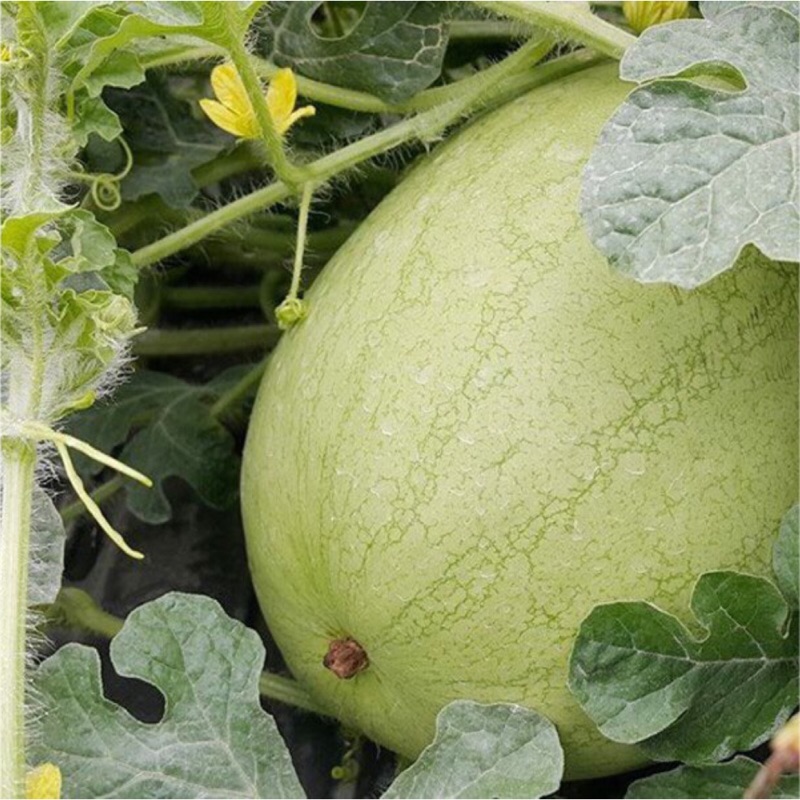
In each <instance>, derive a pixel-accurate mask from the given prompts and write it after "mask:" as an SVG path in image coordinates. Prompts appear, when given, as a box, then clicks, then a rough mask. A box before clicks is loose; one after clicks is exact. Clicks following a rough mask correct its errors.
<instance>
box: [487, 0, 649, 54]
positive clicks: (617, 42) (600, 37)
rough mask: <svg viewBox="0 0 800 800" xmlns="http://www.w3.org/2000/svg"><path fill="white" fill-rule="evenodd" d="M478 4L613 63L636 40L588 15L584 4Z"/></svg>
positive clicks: (499, 1)
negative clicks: (584, 48) (601, 55)
mask: <svg viewBox="0 0 800 800" xmlns="http://www.w3.org/2000/svg"><path fill="white" fill-rule="evenodd" d="M478 5H481V6H483V7H484V8H487V9H489V10H490V11H494V12H495V13H497V14H500V15H502V16H504V17H511V18H512V19H516V20H519V21H520V22H524V23H526V24H528V25H531V26H534V27H537V28H540V29H542V30H545V31H547V32H548V33H550V34H552V35H553V36H556V37H558V38H559V39H564V40H566V41H571V42H577V43H579V44H582V45H585V46H586V47H591V48H592V50H596V51H597V52H599V53H603V54H605V55H607V56H611V58H615V59H617V60H619V59H620V58H622V56H623V55H624V53H625V51H626V50H627V49H628V47H630V45H632V44H633V43H634V42H635V41H636V37H635V36H632V35H631V34H630V33H626V32H625V31H623V30H622V29H620V28H617V27H616V25H612V24H611V23H610V22H606V21H605V20H603V19H601V18H600V17H597V16H595V15H594V14H592V12H591V11H589V9H588V7H587V5H585V4H584V3H565V2H560V3H536V2H509V1H508V0H491V1H489V0H480V2H479V3H478Z"/></svg>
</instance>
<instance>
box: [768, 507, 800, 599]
mask: <svg viewBox="0 0 800 800" xmlns="http://www.w3.org/2000/svg"><path fill="white" fill-rule="evenodd" d="M772 569H773V570H774V571H775V577H776V578H777V581H778V586H779V587H780V590H781V591H782V592H783V595H784V597H785V598H786V599H787V600H788V601H789V603H790V604H791V605H792V606H794V607H795V608H797V607H798V606H800V586H798V584H799V583H800V574H799V573H800V506H798V505H794V506H792V508H791V509H790V510H789V511H787V512H786V516H784V518H783V520H782V521H781V528H780V532H779V533H778V541H777V542H775V549H774V550H773V553H772Z"/></svg>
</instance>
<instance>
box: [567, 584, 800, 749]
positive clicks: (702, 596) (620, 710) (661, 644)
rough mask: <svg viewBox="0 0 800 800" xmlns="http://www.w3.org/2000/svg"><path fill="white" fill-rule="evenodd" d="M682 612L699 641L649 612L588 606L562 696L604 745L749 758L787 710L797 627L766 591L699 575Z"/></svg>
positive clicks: (770, 587) (633, 605)
mask: <svg viewBox="0 0 800 800" xmlns="http://www.w3.org/2000/svg"><path fill="white" fill-rule="evenodd" d="M691 610H692V613H693V614H694V615H695V617H696V618H697V621H698V622H699V623H700V625H701V626H702V627H703V628H704V629H705V631H706V633H705V635H703V636H701V637H700V638H694V637H693V636H692V635H691V634H690V633H689V631H688V630H687V629H686V628H685V627H684V626H683V625H682V624H681V622H679V621H678V619H676V618H675V617H673V616H672V615H670V614H667V613H665V612H663V611H661V610H660V609H658V608H656V607H655V606H652V605H650V604H649V603H640V602H620V603H609V604H607V605H601V606H597V607H596V608H595V609H593V610H592V612H591V613H590V614H589V616H588V617H587V618H586V619H585V620H584V621H583V623H582V624H581V627H580V630H579V632H578V637H577V639H576V641H575V645H574V648H573V651H572V657H571V660H570V675H569V686H570V689H571V691H572V693H573V694H574V695H575V697H576V698H577V700H578V702H579V703H580V704H581V706H582V707H583V709H584V711H586V713H587V714H588V715H589V716H590V717H591V718H592V719H593V720H594V721H595V722H596V723H597V725H598V727H599V728H600V731H601V732H602V733H603V734H604V735H605V736H607V737H608V738H610V739H613V740H614V741H617V742H625V743H629V744H633V743H638V744H639V746H640V747H641V748H642V749H643V750H645V751H646V752H647V753H648V754H649V755H650V756H651V757H652V758H654V759H657V760H678V761H685V762H688V763H701V762H706V761H717V760H720V759H723V758H727V757H728V756H730V755H731V754H732V753H734V752H736V751H737V750H749V749H751V748H752V747H755V746H756V745H758V744H760V743H761V742H763V741H765V740H766V739H768V738H769V736H770V735H771V734H772V732H773V731H775V730H776V729H777V728H778V727H779V726H780V725H781V724H782V723H783V722H785V721H786V719H787V718H788V717H789V714H790V713H791V711H792V709H793V708H794V707H795V706H796V705H797V675H798V638H797V625H796V620H793V621H792V623H791V624H789V620H790V609H789V607H788V605H787V603H786V601H785V599H784V598H783V596H782V595H781V593H780V592H779V591H778V589H777V588H776V587H775V586H774V584H772V583H770V582H769V581H768V580H766V579H764V578H757V577H754V576H751V575H742V574H739V573H736V572H711V573H707V574H705V575H703V576H702V577H701V578H700V580H699V581H698V582H697V585H696V586H695V589H694V593H693V594H692V599H691Z"/></svg>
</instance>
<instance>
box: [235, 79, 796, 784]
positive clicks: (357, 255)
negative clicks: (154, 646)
mask: <svg viewBox="0 0 800 800" xmlns="http://www.w3.org/2000/svg"><path fill="white" fill-rule="evenodd" d="M628 89H629V86H626V85H623V84H622V83H621V82H619V81H618V80H617V79H616V77H615V68H614V67H613V66H609V67H601V68H594V69H591V70H587V71H585V72H582V73H579V74H577V75H574V76H572V77H570V78H567V79H564V80H561V81H559V82H557V83H554V84H550V85H547V86H545V87H543V88H539V89H537V90H535V91H533V92H532V93H531V94H529V95H527V96H525V97H523V98H521V99H519V100H517V101H515V102H513V103H511V104H510V105H508V106H506V107H504V108H503V109H501V110H499V111H497V112H495V113H493V114H491V115H488V116H487V117H485V118H483V119H481V120H479V121H477V122H476V123H475V124H473V125H471V126H470V127H469V128H468V129H466V130H465V131H463V132H462V133H460V134H459V135H457V136H455V137H454V138H453V139H452V140H451V141H449V142H448V143H447V144H445V145H444V146H442V147H441V148H439V149H438V150H437V151H436V152H435V153H434V155H433V156H432V157H430V158H429V159H428V160H427V162H426V163H424V164H423V165H422V166H420V167H419V168H417V169H416V170H415V171H414V172H413V173H412V174H411V175H410V176H409V177H408V178H407V179H406V180H405V181H404V182H403V183H402V185H401V186H400V187H399V188H398V189H397V190H396V191H394V192H393V193H392V194H391V195H390V196H389V197H388V198H387V199H386V200H385V201H384V202H383V203H382V204H381V206H380V207H379V208H378V209H377V210H376V211H375V213H373V214H372V215H371V216H370V218H369V219H368V220H367V221H366V222H365V223H364V224H363V225H362V226H361V228H360V229H359V231H358V232H357V234H356V235H355V236H353V238H352V239H351V240H350V241H349V242H348V243H347V245H346V246H345V247H344V248H343V249H342V250H341V251H340V252H339V253H338V254H337V255H336V257H335V258H334V260H333V262H332V263H331V264H330V265H329V266H328V267H327V268H326V269H325V271H324V273H323V274H322V276H321V277H320V278H319V280H318V281H317V282H316V283H315V285H314V287H313V289H312V291H311V292H310V293H309V297H308V300H309V306H310V314H309V317H308V319H306V320H305V321H304V322H303V323H302V324H300V325H299V326H298V327H297V328H295V329H294V330H292V331H291V332H289V333H288V334H287V335H286V336H285V337H284V339H283V341H282V342H281V343H280V346H279V347H278V349H277V351H276V353H275V354H274V357H273V358H272V361H271V363H270V366H269V369H268V371H267V374H266V376H265V378H264V382H263V385H262V387H261V390H260V393H259V396H258V401H257V403H256V406H255V409H254V412H253V417H252V422H251V428H250V432H249V435H248V439H247V446H246V451H245V461H244V476H243V484H242V497H243V508H244V520H245V525H246V531H247V543H248V549H249V555H250V561H251V565H252V572H253V578H254V581H255V586H256V590H257V592H258V597H259V600H260V603H261V606H262V608H263V610H264V613H265V615H266V618H267V621H268V623H269V626H270V629H271V631H272V633H273V634H274V636H275V639H276V641H277V642H278V644H279V646H280V648H281V650H282V652H283V655H284V656H285V658H286V661H287V663H288V665H289V667H290V668H291V670H292V672H293V673H294V675H295V676H296V677H297V679H298V680H299V681H300V682H301V683H302V684H303V685H304V686H306V687H307V688H308V690H309V691H310V692H311V693H312V694H313V696H314V697H315V698H316V700H317V701H318V703H319V704H320V705H321V706H322V707H324V708H325V709H327V710H328V711H329V712H330V713H331V714H332V715H334V716H336V717H339V718H340V719H341V720H342V721H343V722H345V723H346V724H347V725H348V726H351V727H352V728H355V729H358V730H361V731H363V732H364V733H365V734H367V735H368V736H369V737H371V738H373V739H374V740H375V741H377V742H379V743H381V744H382V745H385V746H387V747H389V748H391V749H393V750H396V751H398V752H399V753H402V754H403V755H405V756H409V757H414V756H416V755H417V754H418V753H419V752H420V750H421V749H422V748H423V747H424V746H425V745H426V744H427V743H428V742H429V741H430V739H431V738H432V735H433V731H434V720H435V717H436V714H437V712H438V711H439V710H440V709H441V708H442V707H443V706H444V705H445V704H446V703H448V702H449V701H451V700H453V699H455V698H471V699H474V700H478V701H507V702H515V703H520V704H523V705H526V706H529V707H531V708H534V709H536V710H538V711H539V712H541V713H543V714H545V715H547V716H548V717H549V718H550V719H552V720H553V721H554V722H555V723H556V725H557V726H558V731H559V734H560V736H561V739H562V743H563V745H564V748H565V752H566V762H567V772H568V774H569V775H570V776H571V777H587V776H593V775H600V774H607V773H613V772H616V771H621V770H623V769H626V768H628V767H631V766H634V765H636V764H637V763H641V760H642V759H641V756H640V754H639V752H638V751H636V750H635V749H634V748H629V747H622V746H619V745H616V744H612V743H610V742H608V741H607V740H605V739H604V738H603V737H602V736H601V735H600V734H599V733H598V732H597V731H596V728H595V727H594V725H593V724H592V723H591V721H590V720H589V719H588V718H587V717H585V715H584V714H583V712H582V711H581V710H580V708H579V707H578V705H577V704H576V702H575V701H574V699H573V698H572V696H571V695H570V693H569V691H568V689H567V686H566V680H567V661H568V657H569V653H570V649H571V646H572V641H573V639H574V636H575V634H576V631H577V628H578V625H579V623H580V622H581V620H582V619H583V618H584V617H585V616H586V614H587V613H588V612H589V611H590V610H591V609H592V607H593V606H595V605H596V604H598V603H605V602H609V601H614V600H621V599H625V600H634V599H637V600H638V599H641V600H648V601H651V602H654V603H657V604H659V605H660V606H662V607H663V608H665V609H666V610H668V611H670V612H677V613H679V614H681V615H683V616H684V617H686V616H688V611H687V601H688V598H689V595H690V592H691V588H692V585H693V584H694V582H695V581H696V579H697V577H698V576H699V575H700V574H701V573H703V572H706V571H709V570H716V569H735V570H745V571H748V572H756V573H764V574H766V573H768V564H769V558H770V548H771V545H772V541H773V537H774V532H775V530H776V528H777V525H778V522H779V519H780V517H781V514H782V513H783V512H784V511H785V510H786V509H787V508H788V507H789V506H790V505H791V503H792V502H793V501H794V500H795V493H796V480H797V466H798V465H797V447H798V442H797V428H798V416H797V403H798V389H797V356H798V350H797V308H796V293H797V269H796V266H792V265H779V264H775V263H771V262H769V261H768V260H766V259H765V258H763V257H761V256H760V255H758V254H757V253H755V252H753V253H750V254H749V255H746V256H745V257H743V258H742V259H741V262H740V264H739V265H738V266H737V267H736V268H735V269H734V270H733V271H731V272H728V273H726V274H725V275H723V276H721V277H720V278H718V279H716V280H714V281H713V282H712V283H711V284H709V285H707V286H706V287H703V288H701V289H699V290H696V291H693V292H685V291H681V290H677V289H675V288H670V287H668V286H642V285H639V284H637V283H635V282H633V281H631V280H628V279H625V278H622V277H620V276H619V275H617V274H615V273H614V272H613V271H612V270H611V269H610V268H609V266H608V265H607V263H606V260H605V259H604V258H603V257H602V256H601V255H600V254H599V253H598V252H597V251H596V250H595V249H594V248H593V246H592V245H591V244H590V242H589V240H588V238H587V236H586V233H585V232H584V228H583V225H582V223H581V220H580V218H579V216H578V211H577V205H578V194H579V187H580V176H581V171H582V168H583V165H584V164H585V162H586V160H587V158H588V156H589V153H590V152H591V149H592V146H593V143H594V141H595V139H596V137H597V135H598V133H599V131H600V128H601V127H602V125H603V123H604V121H605V120H606V119H607V118H608V117H609V116H610V115H611V113H612V111H613V110H614V109H615V108H616V106H617V105H618V104H619V103H620V102H621V101H622V99H623V97H624V96H625V94H626V92H627V91H628ZM332 643H334V649H333V650H332V649H331V645H332ZM353 643H356V644H357V646H358V647H359V649H360V650H361V655H359V656H358V659H357V660H358V664H357V665H355V667H353V671H357V670H360V671H357V674H355V675H354V676H353V677H351V678H350V679H342V678H340V677H337V675H336V674H335V672H336V671H337V668H340V667H341V666H342V665H341V663H339V664H338V666H337V663H332V661H334V662H335V661H336V660H337V659H339V660H340V661H341V659H345V661H346V659H347V658H350V655H352V653H350V651H349V650H348V648H349V647H351V645H352V644H353ZM336 648H339V649H338V650H336ZM334 651H335V652H334ZM326 656H327V661H328V667H329V668H326V667H325V666H324V665H323V660H324V659H326ZM362 656H363V658H362ZM359 659H360V660H359ZM342 663H344V662H342ZM348 663H350V665H351V666H353V664H355V662H352V663H351V662H347V663H345V664H344V671H345V672H346V671H347V669H348V666H347V664H348ZM338 671H340V672H341V671H342V670H341V669H338Z"/></svg>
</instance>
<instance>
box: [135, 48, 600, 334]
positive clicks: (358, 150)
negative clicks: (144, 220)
mask: <svg viewBox="0 0 800 800" xmlns="http://www.w3.org/2000/svg"><path fill="white" fill-rule="evenodd" d="M551 47H552V41H551V40H550V39H547V40H543V41H541V40H540V41H536V42H529V43H527V44H525V45H523V46H522V47H521V48H520V49H519V50H517V51H516V52H515V53H513V54H512V55H510V56H509V57H508V58H506V59H505V60H503V61H501V62H500V63H499V64H495V65H494V66H492V67H489V68H488V69H486V70H484V71H483V72H480V73H478V74H477V75H473V76H472V77H471V78H465V79H464V80H463V81H462V82H461V83H460V84H456V85H457V86H459V92H458V94H457V96H455V97H449V98H448V99H447V101H446V102H443V103H440V104H439V105H436V106H435V107H433V108H431V109H429V110H428V111H423V112H421V113H419V114H417V115H416V116H413V117H410V118H408V119H405V120H403V121H402V122H398V123H397V124H396V125H393V126H392V127H390V128H386V129H385V130H382V131H379V132H378V133H375V134H372V135H371V136H365V137H364V138H363V139H360V140H359V141H357V142H354V143H353V144H350V145H347V146H345V147H342V148H341V149H339V150H336V151H335V152H333V153H331V154H329V155H327V156H323V157H322V158H319V159H317V160H316V161H313V162H311V163H310V164H308V165H307V166H306V167H305V169H304V171H305V173H306V174H307V176H308V179H309V180H310V181H313V182H314V183H316V184H321V183H325V182H326V181H328V180H330V179H331V178H332V177H334V176H336V175H339V174H341V173H343V172H346V171H347V170H350V169H352V168H353V167H355V166H357V165H359V164H361V163H362V162H364V161H368V160H369V159H371V158H374V157H375V156H377V155H380V154H381V153H385V152H386V151H387V150H391V149H392V148H394V147H397V146H398V145H401V144H404V143H405V142H408V141H411V140H414V139H423V140H424V139H426V138H430V137H433V136H437V135H439V134H440V133H441V132H442V130H443V129H444V128H446V127H447V126H448V125H451V124H452V123H453V122H455V121H456V120H458V119H460V118H461V117H463V116H464V115H465V114H466V113H467V112H468V111H469V110H470V109H472V108H475V107H476V106H480V105H484V106H486V107H491V106H492V105H493V103H492V99H493V98H492V96H491V95H492V90H496V91H495V95H496V96H497V97H500V96H502V97H503V99H504V100H506V99H508V92H504V91H503V83H504V82H506V81H512V80H513V79H514V78H516V77H519V75H520V73H522V72H523V71H525V70H526V69H527V68H528V67H531V66H533V65H534V64H536V63H537V62H538V61H540V60H541V59H542V58H544V56H545V55H547V53H548V52H549V51H550V49H551ZM590 63H592V62H591V61H587V58H586V56H585V54H583V53H575V54H571V55H569V56H563V57H562V58H559V59H554V60H553V61H551V62H550V63H549V64H545V65H544V66H542V67H540V68H538V69H536V70H529V71H527V75H526V79H525V80H519V81H513V83H514V89H515V91H516V92H517V93H519V94H522V93H523V92H524V91H527V90H528V89H532V88H533V87H535V86H538V85H540V84H542V83H546V82H548V81H550V80H552V79H553V78H554V77H560V76H561V75H564V74H567V73H569V72H570V71H571V70H578V69H583V68H584V67H586V66H587V65H588V64H590ZM448 88H449V87H448ZM440 99H442V98H440ZM293 194H294V189H293V188H292V187H291V186H289V185H288V184H286V183H284V182H283V181H277V182H276V183H273V184H270V185H269V186H266V187H264V188H263V189H258V190H256V191H255V192H252V193H251V194H249V195H245V196H244V197H241V198H239V199H238V200H235V201H234V202H232V203H229V204H228V205H226V206H223V207H222V208H220V209H218V210H216V211H212V212H211V213H209V214H206V215H205V216H204V217H202V218H200V219H198V220H195V221H194V222H193V223H190V224H189V225H187V226H186V227H185V228H181V229H180V230H178V231H175V232H173V233H170V234H168V235H167V236H164V237H163V238H161V239H158V240H157V241H155V242H152V243H151V244H148V245H146V246H145V247H142V248H140V249H138V250H135V251H134V252H133V253H132V254H131V257H132V259H133V263H134V264H135V265H136V266H137V267H139V268H140V269H141V268H143V267H147V266H150V265H152V264H155V263H157V262H159V261H161V260H162V259H164V258H166V257H167V256H171V255H173V254H174V253H178V252H180V251H181V250H185V249H186V248H188V247H191V246H192V245H194V244H197V242H199V241H201V240H202V239H204V238H206V237H207V236H210V235H211V234H213V233H215V232H216V231H218V230H220V229H221V228H224V227H225V226H227V225H230V224H231V223H232V222H235V221H236V220H239V219H241V218H242V217H246V216H249V215H250V214H253V213H255V212H256V211H261V210H263V209H265V208H268V207H269V206H272V205H274V204H276V203H280V202H281V201H282V200H286V199H287V198H289V197H291V196H292V195H293ZM145 335H146V334H145ZM139 341H140V342H141V338H140V340H139Z"/></svg>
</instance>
